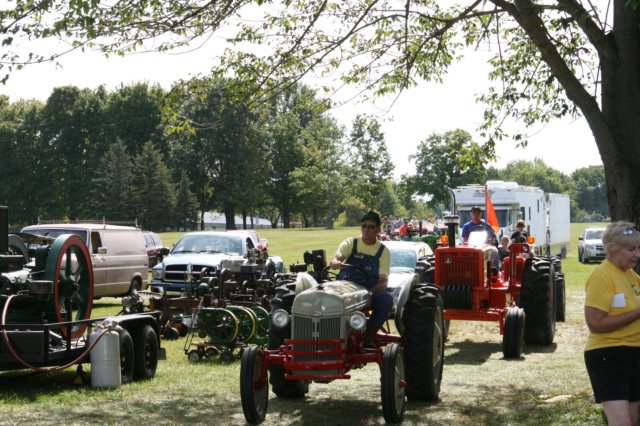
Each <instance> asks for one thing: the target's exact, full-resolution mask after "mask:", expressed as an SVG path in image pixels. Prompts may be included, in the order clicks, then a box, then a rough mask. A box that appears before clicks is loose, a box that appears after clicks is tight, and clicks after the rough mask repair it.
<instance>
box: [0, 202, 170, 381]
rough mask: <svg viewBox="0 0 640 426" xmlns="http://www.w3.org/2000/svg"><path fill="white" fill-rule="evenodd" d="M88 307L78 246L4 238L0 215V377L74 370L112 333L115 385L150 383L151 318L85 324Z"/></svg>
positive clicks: (83, 257) (155, 353)
mask: <svg viewBox="0 0 640 426" xmlns="http://www.w3.org/2000/svg"><path fill="white" fill-rule="evenodd" d="M25 242H26V244H25ZM31 254H33V260H32V259H31ZM92 304H93V270H92V264H91V257H90V255H89V252H88V249H87V247H86V245H85V244H84V242H83V240H82V239H81V238H80V237H78V236H77V235H73V234H64V235H61V236H59V237H57V238H55V239H52V238H47V237H42V236H30V235H24V236H23V237H22V238H21V237H18V236H16V235H9V233H8V209H7V208H6V207H0V371H7V370H19V369H31V370H35V371H52V370H56V369H64V368H68V367H70V366H72V365H76V364H77V365H81V364H83V363H86V362H89V361H90V353H91V349H92V348H93V347H94V345H96V344H97V343H98V342H99V340H100V339H101V338H102V337H103V336H104V334H105V333H106V332H107V331H117V334H118V339H117V341H118V347H119V353H120V361H121V363H120V373H121V383H127V382H130V381H132V380H138V379H140V380H142V379H150V378H152V377H154V375H155V371H156V366H157V361H158V360H159V359H164V358H165V353H164V349H163V348H161V347H160V337H159V336H160V334H159V324H158V313H145V314H135V315H123V316H114V317H108V318H100V319H95V318H94V319H92V318H91V309H92ZM107 324H108V325H107ZM102 325H104V327H100V328H101V329H102V331H100V332H97V328H98V327H99V326H102ZM92 330H95V331H94V333H93V334H91V332H92ZM92 339H93V340H92ZM118 347H115V346H114V347H113V349H114V351H115V349H117V348H118Z"/></svg>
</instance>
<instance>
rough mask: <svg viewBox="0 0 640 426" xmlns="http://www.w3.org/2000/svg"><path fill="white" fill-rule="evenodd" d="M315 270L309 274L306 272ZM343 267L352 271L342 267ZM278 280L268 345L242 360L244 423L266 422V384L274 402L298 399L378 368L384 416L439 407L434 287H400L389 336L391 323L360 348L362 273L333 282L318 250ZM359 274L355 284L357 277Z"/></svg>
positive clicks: (416, 282)
mask: <svg viewBox="0 0 640 426" xmlns="http://www.w3.org/2000/svg"><path fill="white" fill-rule="evenodd" d="M308 265H313V267H314V270H313V271H312V272H306V271H305V270H306V268H307V266H308ZM343 267H347V268H354V269H356V268H357V267H354V266H349V265H344V264H343ZM291 271H296V272H295V273H291V274H289V275H288V276H287V277H286V278H285V277H280V281H279V285H278V287H277V288H276V292H275V295H274V297H273V299H272V301H271V303H272V309H271V314H270V323H269V334H268V345H267V348H266V349H263V348H260V347H259V346H250V347H249V348H247V349H245V350H244V352H243V354H242V360H241V365H240V394H241V400H242V409H243V413H244V416H245V419H246V421H247V422H248V423H251V424H258V423H261V422H262V421H264V419H265V417H266V413H267V407H268V399H269V386H270V385H271V388H272V390H273V392H274V393H275V394H276V396H278V397H279V398H303V397H304V395H305V394H306V393H307V392H308V390H309V385H310V383H311V382H315V383H330V382H332V381H334V380H340V379H349V378H350V377H351V376H350V374H349V372H350V371H351V370H355V369H358V368H362V367H364V366H365V365H366V364H369V363H376V364H377V365H378V366H379V369H380V375H381V388H380V390H381V400H382V412H383V415H384V418H385V420H386V421H387V422H391V423H397V422H400V421H401V420H402V418H403V415H404V406H405V398H409V399H410V400H418V401H437V400H438V396H439V392H440V383H441V380H442V368H443V363H444V335H443V324H444V317H443V307H442V299H441V297H440V293H439V291H438V289H437V288H436V287H435V286H432V285H427V284H423V283H421V282H420V279H419V276H418V275H417V274H415V275H414V278H413V280H411V281H410V282H407V283H406V284H405V285H404V287H403V288H402V290H401V292H400V296H399V301H398V305H397V309H396V314H395V315H394V318H393V321H394V322H395V324H394V325H395V328H396V330H397V331H398V333H399V334H392V333H391V332H390V329H391V324H390V322H389V321H390V320H388V321H387V323H386V325H385V326H384V327H382V329H381V331H379V332H378V334H377V335H376V337H375V343H376V347H375V348H367V347H365V346H364V332H365V328H366V323H367V320H368V316H369V313H370V309H369V306H370V301H371V293H369V291H368V290H367V289H366V288H365V287H363V286H362V285H360V283H363V282H365V281H366V280H367V278H368V277H367V276H366V272H363V271H358V273H357V274H356V273H354V274H353V275H351V274H350V275H349V276H347V277H346V278H347V279H345V280H331V279H329V277H328V275H329V272H328V270H327V268H326V261H325V254H324V251H323V250H315V251H313V252H307V253H305V265H302V267H301V265H292V267H291ZM358 276H359V277H360V278H358Z"/></svg>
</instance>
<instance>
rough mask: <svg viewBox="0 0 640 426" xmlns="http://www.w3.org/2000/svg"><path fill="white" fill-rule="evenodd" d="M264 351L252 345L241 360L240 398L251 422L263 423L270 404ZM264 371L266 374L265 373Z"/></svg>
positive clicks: (246, 417)
mask: <svg viewBox="0 0 640 426" xmlns="http://www.w3.org/2000/svg"><path fill="white" fill-rule="evenodd" d="M263 363H264V353H263V352H262V350H261V349H260V348H258V347H257V346H250V347H249V348H248V349H247V350H246V351H244V352H243V353H242V361H241V362H240V399H241V400H242V412H243V413H244V418H245V419H246V420H247V423H249V424H258V423H262V422H263V421H264V419H265V417H266V416H267V407H268V405H269V373H268V372H267V370H266V369H263V368H262V365H263ZM263 373H264V374H263Z"/></svg>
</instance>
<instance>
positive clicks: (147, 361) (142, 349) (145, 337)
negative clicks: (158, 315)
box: [133, 324, 158, 380]
mask: <svg viewBox="0 0 640 426" xmlns="http://www.w3.org/2000/svg"><path fill="white" fill-rule="evenodd" d="M133 336H134V337H135V341H134V342H133V343H134V348H135V351H134V356H135V363H134V369H133V379H134V380H149V379H153V377H154V376H155V375H156V369H157V368H158V335H157V334H156V332H155V330H154V329H153V327H151V326H150V325H148V324H147V325H145V326H144V327H142V328H141V329H140V330H137V331H136V332H134V335H133Z"/></svg>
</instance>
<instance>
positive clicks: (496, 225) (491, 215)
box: [484, 187, 500, 234]
mask: <svg viewBox="0 0 640 426" xmlns="http://www.w3.org/2000/svg"><path fill="white" fill-rule="evenodd" d="M484 203H485V204H486V206H485V207H486V209H485V210H486V211H487V223H488V224H489V225H491V229H493V232H495V233H496V234H498V231H499V230H500V222H498V216H496V209H495V208H494V207H493V202H492V201H491V197H490V196H489V191H487V188H486V187H485V189H484Z"/></svg>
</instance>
